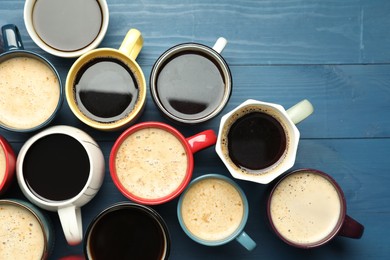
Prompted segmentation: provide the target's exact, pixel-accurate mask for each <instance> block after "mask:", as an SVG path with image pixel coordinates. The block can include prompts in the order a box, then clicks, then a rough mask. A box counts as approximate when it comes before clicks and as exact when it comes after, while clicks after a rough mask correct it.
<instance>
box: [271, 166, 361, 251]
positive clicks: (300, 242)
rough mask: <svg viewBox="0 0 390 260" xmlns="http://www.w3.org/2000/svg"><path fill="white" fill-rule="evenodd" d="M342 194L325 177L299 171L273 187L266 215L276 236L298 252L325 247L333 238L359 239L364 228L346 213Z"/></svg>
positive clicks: (306, 170)
mask: <svg viewBox="0 0 390 260" xmlns="http://www.w3.org/2000/svg"><path fill="white" fill-rule="evenodd" d="M346 211H347V210H346V201H345V197H344V193H343V191H342V190H341V188H340V186H339V185H338V184H337V183H336V181H335V180H334V179H333V178H331V177H330V176H329V175H328V174H326V173H324V172H321V171H318V170H314V169H299V170H296V171H293V172H291V173H288V174H286V175H285V176H283V177H282V178H281V179H280V180H279V181H278V182H277V183H276V184H275V186H274V187H273V189H272V191H271V194H270V196H269V199H268V204H267V212H268V219H269V221H270V224H271V227H272V229H273V230H274V232H275V233H276V234H277V236H278V237H279V238H280V239H282V240H283V241H284V242H286V243H287V244H289V245H292V246H295V247H298V248H313V247H318V246H321V245H324V244H326V243H327V242H329V241H330V240H332V239H333V238H334V237H335V236H344V237H349V238H356V239H357V238H360V237H361V236H362V235H363V231H364V227H363V225H362V224H360V223H359V222H357V221H356V220H354V219H352V218H351V217H349V216H348V215H347V213H346Z"/></svg>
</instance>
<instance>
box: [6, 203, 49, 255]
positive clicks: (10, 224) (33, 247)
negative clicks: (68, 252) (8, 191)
mask: <svg viewBox="0 0 390 260" xmlns="http://www.w3.org/2000/svg"><path fill="white" fill-rule="evenodd" d="M44 244H45V242H44V235H43V231H42V228H41V225H40V223H39V222H38V220H37V218H36V217H35V216H34V215H33V214H32V213H31V212H29V211H28V210H26V209H24V208H22V207H18V206H14V205H8V204H1V205H0V259H41V258H42V254H43V252H44Z"/></svg>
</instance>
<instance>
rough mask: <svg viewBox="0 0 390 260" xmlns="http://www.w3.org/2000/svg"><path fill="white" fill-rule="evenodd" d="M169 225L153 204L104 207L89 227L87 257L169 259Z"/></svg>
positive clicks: (96, 258) (121, 203)
mask: <svg viewBox="0 0 390 260" xmlns="http://www.w3.org/2000/svg"><path fill="white" fill-rule="evenodd" d="M170 247H171V241H170V236H169V231H168V227H167V225H166V223H165V221H164V220H163V218H162V217H161V216H160V215H159V214H158V213H157V212H156V211H155V210H153V209H152V208H150V207H148V206H143V205H139V204H136V203H131V202H120V203H117V204H114V205H112V206H110V207H108V208H107V209H105V210H104V211H102V212H101V213H100V214H99V215H98V216H97V217H96V218H95V219H94V220H92V222H91V223H90V224H89V227H88V229H87V232H86V235H85V240H84V254H85V256H86V258H87V259H91V260H92V259H93V260H99V259H156V260H163V259H168V257H169V252H170Z"/></svg>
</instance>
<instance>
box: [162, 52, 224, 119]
mask: <svg viewBox="0 0 390 260" xmlns="http://www.w3.org/2000/svg"><path fill="white" fill-rule="evenodd" d="M156 86H157V95H158V98H159V99H160V102H161V103H162V105H163V106H164V107H165V109H166V110H167V111H168V112H169V113H171V114H172V115H174V116H177V117H179V118H182V119H198V118H202V117H205V116H207V115H209V114H210V113H212V112H213V111H214V110H215V109H217V108H218V106H219V104H220V103H221V101H222V99H223V96H224V93H225V78H224V76H223V73H222V71H221V70H220V66H219V65H218V64H216V63H215V62H214V61H213V60H212V59H211V58H209V57H207V56H206V55H205V54H204V53H201V52H195V51H191V52H190V51H187V52H181V53H179V54H177V55H175V56H173V57H172V58H170V59H169V60H168V61H167V62H166V63H165V64H164V65H163V66H162V69H161V71H160V72H159V74H158V76H157V80H156Z"/></svg>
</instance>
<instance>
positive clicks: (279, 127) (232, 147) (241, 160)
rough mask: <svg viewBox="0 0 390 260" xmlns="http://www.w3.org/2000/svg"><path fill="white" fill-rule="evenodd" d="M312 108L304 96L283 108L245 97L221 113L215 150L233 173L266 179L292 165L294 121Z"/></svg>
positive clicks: (255, 179)
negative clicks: (289, 106) (239, 103)
mask: <svg viewBox="0 0 390 260" xmlns="http://www.w3.org/2000/svg"><path fill="white" fill-rule="evenodd" d="M312 112H313V106H312V105H311V103H310V102H309V101H308V100H303V101H301V102H299V103H297V104H296V105H294V106H293V107H291V108H289V109H288V110H287V111H286V110H285V109H284V108H283V107H282V106H281V105H278V104H273V103H266V102H261V101H256V100H247V101H245V102H244V103H242V104H241V105H239V106H238V107H236V108H235V109H233V110H232V111H231V112H229V113H227V114H226V115H224V116H223V117H222V119H221V123H220V127H219V133H218V140H217V144H216V146H215V148H216V152H217V154H218V155H219V157H220V158H221V160H222V162H223V163H224V164H225V165H226V167H227V169H228V170H229V172H230V173H231V174H232V176H233V177H235V178H237V179H242V180H247V181H253V182H257V183H263V184H266V183H269V182H271V181H272V180H274V179H275V178H276V177H278V176H279V175H281V174H282V173H283V172H285V171H287V170H288V169H290V168H291V167H292V166H293V165H294V162H295V157H296V153H297V149H298V142H299V137H300V133H299V131H298V129H297V127H296V126H295V124H298V123H299V122H300V121H302V120H303V119H305V118H306V117H308V116H309V115H310V114H311V113H312Z"/></svg>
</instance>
